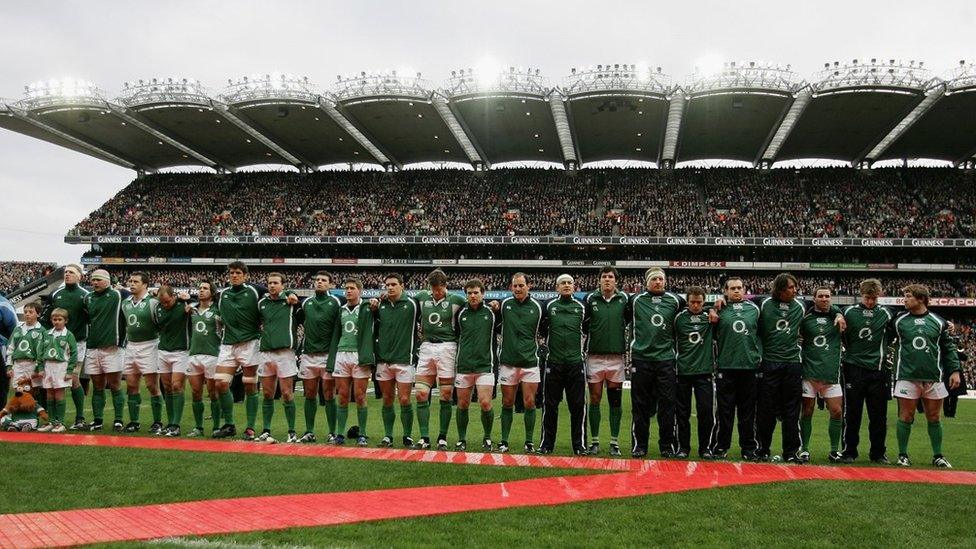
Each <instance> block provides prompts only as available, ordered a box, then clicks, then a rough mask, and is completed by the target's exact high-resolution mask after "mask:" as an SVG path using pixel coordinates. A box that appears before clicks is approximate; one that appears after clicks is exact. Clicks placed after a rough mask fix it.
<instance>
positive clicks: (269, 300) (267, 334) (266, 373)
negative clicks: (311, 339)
mask: <svg viewBox="0 0 976 549" xmlns="http://www.w3.org/2000/svg"><path fill="white" fill-rule="evenodd" d="M267 283H268V293H267V294H265V295H264V297H262V298H261V299H260V300H258V314H259V315H260V318H261V339H260V341H261V346H260V352H261V354H260V362H259V365H258V377H259V378H261V392H262V393H263V396H264V401H263V402H262V404H261V419H262V422H263V430H262V431H261V435H260V436H258V437H257V440H258V441H260V442H269V443H275V442H277V441H276V440H275V439H274V437H272V436H271V419H272V418H273V417H274V397H275V392H276V389H277V388H279V387H280V388H281V402H282V407H283V408H284V409H285V421H286V422H287V424H288V438H287V439H286V440H285V442H298V434H297V433H296V432H295V393H294V384H295V376H296V375H297V374H298V361H297V359H296V358H295V349H296V347H297V343H298V335H297V329H298V324H297V323H296V322H295V320H296V318H295V316H296V311H297V305H298V296H296V295H295V293H294V292H291V291H289V290H285V284H284V283H285V277H284V275H282V274H281V273H269V274H268V278H267Z"/></svg>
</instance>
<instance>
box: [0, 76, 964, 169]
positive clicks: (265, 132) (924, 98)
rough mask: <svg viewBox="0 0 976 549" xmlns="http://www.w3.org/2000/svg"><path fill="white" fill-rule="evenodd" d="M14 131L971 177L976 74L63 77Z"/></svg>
mask: <svg viewBox="0 0 976 549" xmlns="http://www.w3.org/2000/svg"><path fill="white" fill-rule="evenodd" d="M0 127H3V128H6V129H8V130H11V131H15V132H18V133H22V134H25V135H28V136H31V137H35V138H38V139H43V140H45V141H49V142H51V143H54V144H56V145H60V146H63V147H66V148H69V149H72V150H75V151H78V152H82V153H85V154H89V155H91V156H94V157H96V158H100V159H102V160H106V161H108V162H113V163H115V164H118V165H120V166H125V167H127V168H132V169H135V170H140V171H155V170H159V169H162V168H167V167H176V166H205V167H210V168H213V169H215V170H219V171H233V170H235V169H238V168H241V167H244V166H249V165H256V164H283V165H291V166H295V167H297V168H299V169H302V170H315V169H318V168H319V167H320V166H324V165H328V164H337V163H373V164H378V165H382V166H384V167H386V168H388V169H398V168H401V167H402V166H404V165H407V164H412V163H418V162H435V163H440V162H461V163H467V164H471V165H472V166H474V167H475V168H476V169H484V168H487V167H490V166H491V165H492V164H498V163H502V162H510V161H546V162H556V163H562V164H563V165H565V166H566V167H568V168H575V167H579V166H582V165H585V164H586V163H590V162H598V161H606V160H639V161H648V162H654V163H657V164H658V165H662V166H673V165H675V164H677V163H679V162H686V161H699V160H737V161H746V162H750V163H752V164H753V165H756V166H761V165H765V166H769V165H772V164H773V163H775V162H778V161H787V160H796V159H829V160H840V161H844V162H848V163H850V164H852V165H862V166H863V165H870V163H872V162H874V161H879V160H892V159H904V160H907V159H917V158H922V159H937V160H945V161H950V162H953V163H955V164H957V165H958V164H963V163H970V164H971V163H973V162H974V161H976V65H974V64H972V63H966V62H962V61H961V62H960V63H959V65H958V66H957V67H955V68H954V69H952V70H951V71H950V72H949V73H948V75H947V76H946V78H945V79H939V78H932V77H931V76H930V73H929V71H928V69H926V68H925V67H924V66H923V64H922V63H916V62H914V61H912V62H909V63H901V62H898V61H895V60H893V59H870V60H862V61H860V62H859V61H858V60H853V61H852V62H849V63H839V62H835V63H827V64H825V65H824V68H823V70H822V71H820V72H819V73H818V74H816V75H815V76H814V77H812V78H810V79H809V81H807V80H804V79H802V78H800V77H799V76H798V75H797V74H796V73H795V72H794V71H793V70H792V68H791V67H790V66H789V65H786V66H778V65H770V64H764V63H755V62H746V63H727V64H725V66H724V67H723V68H722V69H721V70H719V71H714V72H712V73H699V72H696V73H695V74H693V75H692V76H690V77H689V78H687V79H686V80H684V81H683V82H682V83H680V84H675V83H674V82H672V80H671V78H670V77H668V76H667V75H666V74H665V73H663V72H662V71H661V69H660V68H659V67H658V68H656V69H651V68H649V67H646V66H638V65H633V64H612V65H611V64H607V65H597V66H596V67H589V68H580V69H576V68H574V69H572V70H571V71H570V75H569V76H568V77H566V78H565V79H564V81H563V82H562V83H561V84H559V85H553V84H551V83H550V81H549V80H547V79H546V78H545V77H544V76H543V75H541V74H540V71H539V70H538V69H524V68H518V67H507V68H503V69H501V70H494V71H487V72H486V71H484V70H482V71H480V72H475V71H474V70H473V69H461V70H457V71H453V72H452V73H451V76H450V78H448V79H447V81H446V83H444V85H442V86H437V85H434V84H432V83H431V82H429V81H427V80H425V79H423V78H422V77H421V75H420V73H411V74H397V72H396V71H389V72H385V73H366V72H361V73H359V74H355V75H349V76H342V75H340V76H339V77H338V78H337V79H336V82H335V84H334V85H333V86H332V88H331V89H330V90H328V91H323V90H321V89H320V88H317V87H316V86H314V85H312V84H311V83H309V82H308V80H307V79H306V78H298V77H294V76H290V75H283V74H277V73H276V74H264V75H256V76H249V77H243V78H240V79H237V80H228V81H227V86H226V88H225V89H224V90H223V91H222V92H221V93H219V94H211V93H210V92H208V91H207V90H206V89H205V88H204V87H203V86H202V85H201V84H200V83H199V82H198V81H195V80H192V79H184V78H175V79H174V78H166V79H162V78H156V79H149V80H140V81H138V82H135V83H125V85H124V86H123V89H122V93H121V95H120V96H119V97H118V98H115V99H107V98H106V96H105V94H104V93H103V92H102V91H101V90H100V89H99V88H98V87H97V86H95V85H94V84H91V83H89V82H85V81H80V80H72V79H63V80H51V81H47V82H39V83H36V84H32V85H29V86H26V87H25V93H24V98H23V99H21V100H18V101H5V100H0Z"/></svg>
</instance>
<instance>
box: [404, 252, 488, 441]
mask: <svg viewBox="0 0 976 549" xmlns="http://www.w3.org/2000/svg"><path fill="white" fill-rule="evenodd" d="M427 284H428V286H429V288H430V289H429V290H422V291H420V292H419V293H417V295H416V296H415V297H414V299H416V301H417V303H418V304H419V305H420V331H421V335H422V340H421V343H420V351H419V353H418V356H417V383H416V388H417V389H416V391H417V425H418V427H419V428H420V440H419V441H417V444H416V447H417V448H418V449H421V450H426V449H428V448H430V393H431V391H432V389H433V387H434V384H435V383H436V384H437V387H438V393H439V395H440V423H439V428H438V431H437V433H438V435H437V447H438V448H440V449H446V448H447V429H448V427H449V426H450V424H451V396H452V392H453V391H454V374H455V358H456V357H457V323H456V320H457V313H458V311H460V310H461V308H462V307H464V305H465V300H464V298H462V297H461V296H458V295H455V294H449V293H448V292H447V275H445V274H444V271H442V270H440V269H436V270H434V271H432V272H431V273H430V274H429V275H428V276H427ZM492 385H493V386H494V380H492Z"/></svg>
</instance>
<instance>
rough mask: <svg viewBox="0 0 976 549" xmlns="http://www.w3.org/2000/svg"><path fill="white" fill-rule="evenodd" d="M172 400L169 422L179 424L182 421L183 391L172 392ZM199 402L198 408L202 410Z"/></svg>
mask: <svg viewBox="0 0 976 549" xmlns="http://www.w3.org/2000/svg"><path fill="white" fill-rule="evenodd" d="M170 399H171V400H172V405H171V406H172V408H173V415H172V416H170V420H169V421H170V424H172V425H177V426H179V424H180V423H182V422H183V406H184V405H185V404H186V395H185V394H184V393H183V392H179V393H173V394H171V395H170ZM202 405H203V403H201V408H200V410H201V411H203V407H202Z"/></svg>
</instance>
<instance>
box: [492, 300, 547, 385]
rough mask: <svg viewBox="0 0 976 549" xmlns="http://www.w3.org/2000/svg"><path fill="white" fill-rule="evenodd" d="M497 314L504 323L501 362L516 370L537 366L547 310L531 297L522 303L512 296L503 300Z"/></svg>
mask: <svg viewBox="0 0 976 549" xmlns="http://www.w3.org/2000/svg"><path fill="white" fill-rule="evenodd" d="M498 311H499V316H500V317H501V324H502V328H501V332H502V341H501V352H500V355H499V358H498V360H499V361H500V362H501V363H502V364H504V365H505V366H514V367H516V368H536V367H538V366H539V341H538V338H539V337H541V334H543V333H544V332H545V331H546V322H547V319H546V310H545V307H543V306H542V304H541V303H539V300H537V299H536V298H534V297H532V296H531V295H529V296H526V298H525V299H523V300H522V301H519V300H518V299H515V297H514V296H511V297H506V298H505V299H503V300H502V302H501V304H500V305H499V307H498Z"/></svg>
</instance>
